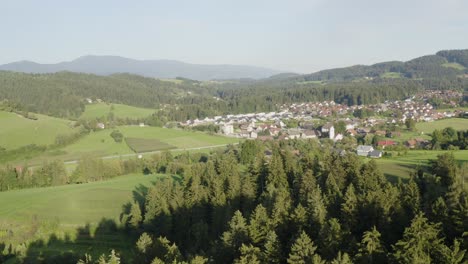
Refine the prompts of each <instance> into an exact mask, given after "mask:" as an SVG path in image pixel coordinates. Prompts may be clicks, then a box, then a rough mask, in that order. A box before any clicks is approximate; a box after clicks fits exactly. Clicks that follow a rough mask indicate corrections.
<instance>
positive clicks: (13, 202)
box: [0, 174, 165, 255]
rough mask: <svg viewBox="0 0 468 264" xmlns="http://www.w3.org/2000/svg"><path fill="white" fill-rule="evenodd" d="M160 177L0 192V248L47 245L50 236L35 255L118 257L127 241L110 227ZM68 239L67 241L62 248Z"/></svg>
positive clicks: (141, 176) (122, 178)
mask: <svg viewBox="0 0 468 264" xmlns="http://www.w3.org/2000/svg"><path fill="white" fill-rule="evenodd" d="M161 177H165V176H162V175H141V174H132V175H126V176H121V177H117V178H114V179H112V180H108V181H102V182H94V183H86V184H75V185H65V186H58V187H48V188H37V189H23V190H15V191H8V192H0V201H1V203H0V230H2V231H3V232H0V243H6V244H9V243H13V244H16V243H22V242H24V241H33V240H38V239H42V240H45V241H47V240H49V237H50V235H51V234H55V235H56V236H57V238H58V239H57V241H51V242H50V243H51V245H52V246H44V247H39V248H40V251H57V252H66V251H68V250H70V249H72V250H73V251H74V252H82V253H84V252H90V253H96V254H97V255H98V254H101V253H108V252H100V249H102V248H104V249H108V248H116V249H121V250H120V251H122V249H124V248H125V247H126V246H127V244H129V241H125V239H124V237H122V236H121V234H119V233H117V232H113V230H112V229H113V228H112V226H113V225H114V224H116V225H117V226H118V225H119V223H120V220H119V217H120V214H121V212H122V208H123V206H124V205H125V204H127V203H128V202H130V201H133V200H134V199H137V200H138V199H139V197H141V194H142V193H144V192H146V190H147V188H148V187H149V186H151V185H152V184H154V183H155V182H157V181H158V179H160V178H161ZM103 219H106V221H102V220H103ZM85 226H87V227H85ZM67 236H68V237H69V239H70V241H69V242H64V241H63V239H64V238H65V237H67ZM109 243H110V244H111V245H109ZM128 246H129V247H130V248H133V245H132V244H129V245H128ZM38 250H39V249H38Z"/></svg>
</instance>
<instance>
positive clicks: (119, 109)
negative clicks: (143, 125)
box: [80, 103, 156, 119]
mask: <svg viewBox="0 0 468 264" xmlns="http://www.w3.org/2000/svg"><path fill="white" fill-rule="evenodd" d="M112 107H113V108H114V109H113V110H111V108H112ZM111 111H112V112H113V113H114V116H115V117H116V118H117V117H119V118H133V119H136V118H145V117H148V116H150V115H151V114H153V113H154V112H155V111H156V110H154V109H148V108H140V107H134V106H129V105H122V104H107V103H96V104H89V105H86V110H85V111H84V113H83V114H82V115H81V117H80V118H83V119H94V118H98V117H103V116H107V115H108V114H109V113H110V112H111Z"/></svg>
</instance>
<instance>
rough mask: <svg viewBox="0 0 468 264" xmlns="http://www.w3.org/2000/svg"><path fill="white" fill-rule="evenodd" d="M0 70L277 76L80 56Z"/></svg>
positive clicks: (250, 70) (158, 75)
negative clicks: (70, 59)
mask: <svg viewBox="0 0 468 264" xmlns="http://www.w3.org/2000/svg"><path fill="white" fill-rule="evenodd" d="M0 70H7V71H15V72H25V73H55V72H60V71H71V72H79V73H90V74H96V75H111V74H116V73H131V74H137V75H142V76H146V77H154V78H176V77H184V78H190V79H195V80H212V79H238V78H253V79H259V78H266V77H268V76H271V75H274V74H277V73H279V71H276V70H272V69H267V68H262V67H254V66H245V65H227V64H225V65H203V64H190V63H185V62H180V61H174V60H134V59H129V58H123V57H119V56H83V57H80V58H78V59H75V60H73V61H68V62H61V63H56V64H39V63H35V62H30V61H19V62H13V63H9V64H5V65H0Z"/></svg>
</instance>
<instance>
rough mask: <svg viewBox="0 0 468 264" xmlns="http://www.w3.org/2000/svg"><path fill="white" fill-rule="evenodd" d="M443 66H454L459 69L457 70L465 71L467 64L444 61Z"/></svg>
mask: <svg viewBox="0 0 468 264" xmlns="http://www.w3.org/2000/svg"><path fill="white" fill-rule="evenodd" d="M442 67H446V68H453V69H457V70H460V71H463V70H464V69H465V66H463V65H461V64H460V63H456V62H448V63H444V64H442Z"/></svg>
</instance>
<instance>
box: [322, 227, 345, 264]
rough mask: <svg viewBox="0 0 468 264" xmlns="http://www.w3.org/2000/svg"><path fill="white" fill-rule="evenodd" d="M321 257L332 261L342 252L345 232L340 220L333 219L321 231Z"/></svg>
mask: <svg viewBox="0 0 468 264" xmlns="http://www.w3.org/2000/svg"><path fill="white" fill-rule="evenodd" d="M319 238H320V240H319V242H320V250H321V251H320V252H321V255H322V256H323V257H325V258H327V259H332V258H333V257H334V256H336V254H338V251H340V250H341V245H342V240H343V231H342V230H341V225H340V222H339V221H338V219H336V218H331V219H330V220H328V222H327V223H326V224H325V225H324V226H323V228H322V229H321V230H320V235H319Z"/></svg>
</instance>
